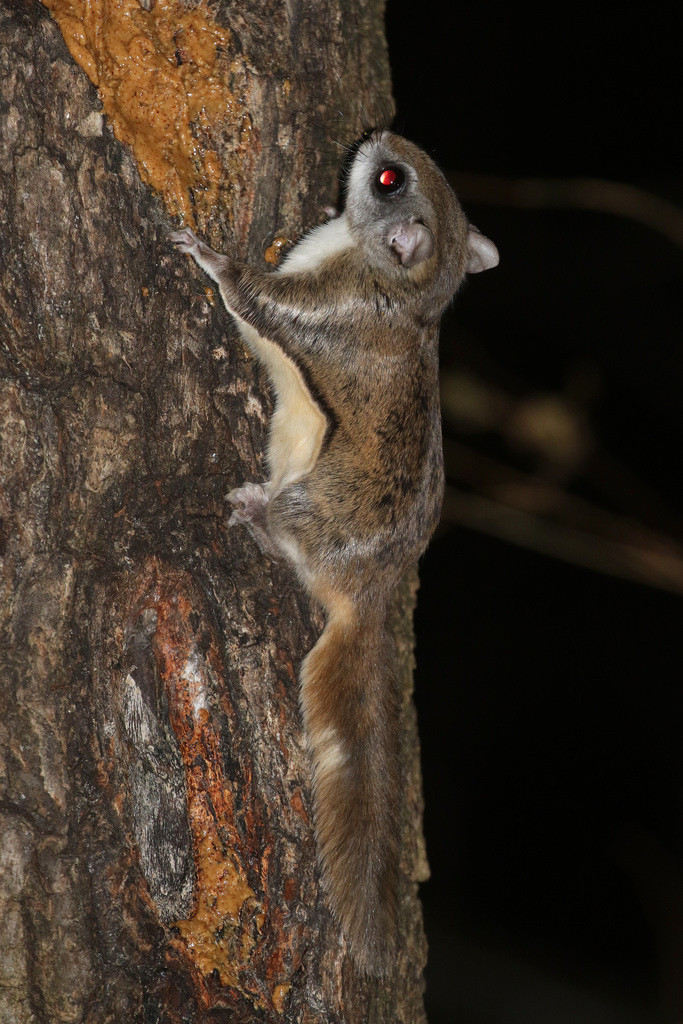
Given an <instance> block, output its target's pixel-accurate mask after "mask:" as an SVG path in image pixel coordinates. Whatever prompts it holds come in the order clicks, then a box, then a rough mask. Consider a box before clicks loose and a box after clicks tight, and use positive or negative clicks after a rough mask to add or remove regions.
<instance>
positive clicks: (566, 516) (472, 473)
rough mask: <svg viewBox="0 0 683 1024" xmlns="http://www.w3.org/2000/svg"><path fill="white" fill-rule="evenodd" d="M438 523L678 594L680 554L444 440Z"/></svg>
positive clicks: (629, 524) (664, 541)
mask: <svg viewBox="0 0 683 1024" xmlns="http://www.w3.org/2000/svg"><path fill="white" fill-rule="evenodd" d="M444 451H445V455H446V462H447V466H448V476H449V479H455V480H457V482H458V484H461V485H464V486H466V487H467V488H471V489H472V490H473V491H476V493H468V492H465V491H461V490H459V489H457V488H456V487H453V486H450V487H448V488H447V491H446V498H445V501H444V509H443V517H442V519H443V522H445V523H448V524H452V525H458V526H466V527H469V528H470V529H473V530H478V531H479V532H480V533H486V534H489V535H492V536H495V537H499V538H500V539H501V540H506V541H508V542H509V543H512V544H517V545H519V546H520V547H525V548H528V549H530V550H533V551H538V552H540V553H542V554H545V555H550V556H551V557H553V558H559V559H561V560H562V561H565V562H571V563H572V564H574V565H580V566H583V567H584V568H587V569H592V570H593V571H594V572H601V573H604V574H606V575H610V576H617V577H619V578H621V579H626V580H631V581H633V582H636V583H644V584H646V585H648V586H651V587H657V588H658V589H660V590H667V591H673V592H674V593H678V594H683V547H681V546H680V545H678V544H676V543H675V542H674V541H672V540H670V539H669V538H668V537H665V536H662V535H661V534H659V533H656V532H655V531H653V530H648V529H646V528H645V527H643V526H640V525H639V524H638V523H636V522H634V521H633V520H631V519H628V518H626V517H624V516H620V515H616V514H613V513H611V512H608V511H606V510H605V509H603V508H601V507H600V506H598V505H596V504H594V503H592V502H590V501H586V500H585V499H583V498H578V497H576V496H574V495H572V494H569V493H567V491H565V490H563V489H562V488H561V487H559V486H558V485H557V484H554V483H552V482H549V481H546V480H543V479H542V478H540V477H538V476H534V475H533V474H528V473H522V472H520V471H518V470H516V469H512V468H511V467H509V466H507V465H504V464H503V463H500V462H497V461H496V460H495V459H491V458H489V457H488V456H485V455H481V454H480V453H479V452H475V451H474V450H473V449H471V448H468V447H467V446H466V445H464V444H461V443H460V442H457V441H453V440H445V442H444Z"/></svg>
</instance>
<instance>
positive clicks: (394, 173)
mask: <svg viewBox="0 0 683 1024" xmlns="http://www.w3.org/2000/svg"><path fill="white" fill-rule="evenodd" d="M405 180H406V178H405V174H404V173H403V171H402V170H401V169H400V168H399V167H384V168H383V169H382V170H381V171H380V172H379V174H378V175H377V178H376V185H377V191H378V192H379V193H380V194H381V195H384V196H390V195H395V194H396V193H397V192H400V191H401V189H402V188H403V186H404V184H405Z"/></svg>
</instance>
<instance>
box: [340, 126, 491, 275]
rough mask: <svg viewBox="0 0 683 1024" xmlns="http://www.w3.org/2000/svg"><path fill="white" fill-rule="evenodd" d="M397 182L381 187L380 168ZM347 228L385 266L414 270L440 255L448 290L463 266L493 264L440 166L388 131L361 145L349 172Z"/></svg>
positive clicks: (472, 267)
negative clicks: (393, 184)
mask: <svg viewBox="0 0 683 1024" xmlns="http://www.w3.org/2000/svg"><path fill="white" fill-rule="evenodd" d="M387 170H389V171H390V172H391V176H392V177H393V176H394V175H395V176H396V179H397V187H396V188H394V189H387V188H386V187H385V186H383V185H382V181H381V175H382V172H386V171H387ZM346 214H347V218H348V222H349V228H350V230H351V233H352V235H353V236H354V237H355V238H356V240H357V241H358V242H359V244H360V245H362V247H363V248H364V250H365V254H366V258H367V259H368V262H369V263H370V264H371V265H373V266H376V267H377V268H378V269H381V270H383V271H385V272H386V271H392V270H393V271H396V272H398V273H399V274H400V269H399V268H406V269H408V270H409V269H410V268H413V267H417V266H419V265H420V264H422V263H424V262H426V261H428V260H431V259H432V258H433V257H436V261H438V262H439V264H440V265H441V268H442V272H443V273H444V276H445V277H446V279H447V280H448V284H447V289H448V288H450V289H451V294H452V293H453V292H454V291H455V289H456V288H457V285H458V284H459V282H460V280H461V278H462V276H463V275H464V274H465V272H470V273H474V272H477V271H478V270H486V269H489V268H490V267H492V266H495V265H496V263H497V262H498V252H497V250H496V248H495V246H494V245H493V243H492V242H490V241H489V240H488V239H486V238H484V236H483V235H481V234H480V233H479V232H478V231H477V230H476V229H475V228H472V227H471V226H470V225H469V224H468V223H467V220H466V218H465V215H464V213H463V211H462V209H461V207H460V204H459V203H458V200H457V198H456V196H455V194H454V192H453V190H452V189H451V187H450V186H449V184H448V182H447V181H446V179H445V178H444V176H443V174H442V173H441V171H440V170H439V168H438V167H437V166H436V164H435V163H434V162H433V161H432V160H431V159H430V158H429V157H428V156H427V154H426V153H424V151H423V150H421V149H419V148H418V147H417V146H415V145H413V144H412V143H411V142H408V141H407V140H406V139H403V138H401V137H399V136H396V135H391V134H390V133H389V132H387V131H376V132H373V134H372V135H371V136H370V138H368V139H366V140H365V141H364V142H363V143H362V144H361V145H360V147H359V148H358V151H357V153H356V155H355V158H354V161H353V164H352V166H351V170H350V173H349V178H348V185H347V197H346Z"/></svg>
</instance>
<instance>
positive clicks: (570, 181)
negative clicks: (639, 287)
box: [447, 173, 683, 249]
mask: <svg viewBox="0 0 683 1024" xmlns="http://www.w3.org/2000/svg"><path fill="white" fill-rule="evenodd" d="M447 177H448V180H449V181H450V183H451V185H452V186H453V188H454V189H455V190H456V192H457V193H458V195H459V196H460V198H461V199H464V200H469V201H470V202H475V203H490V204H492V205H494V206H513V207H518V208H520V209H524V210H547V209H553V208H554V209H563V208H568V209H572V210H575V209H580V210H594V211H596V212H599V213H612V214H615V215H616V216H617V217H628V218H629V219H630V220H634V221H637V222H638V223H639V224H643V225H645V227H648V228H651V229H652V230H653V231H657V232H659V234H661V235H664V236H665V237H666V238H668V239H669V240H670V241H671V242H673V243H674V245H677V246H678V247H679V248H682V249H683V210H681V208H680V207H678V206H676V205H675V204H674V203H670V202H668V201H667V200H666V199H660V198H659V197H658V196H654V195H652V193H650V192H646V191H645V190H644V189H641V188H637V187H636V186H635V185H625V184H622V183H621V182H614V181H601V180H599V179H597V178H498V177H494V176H489V175H479V174H466V173H462V174H461V173H455V174H448V175H447Z"/></svg>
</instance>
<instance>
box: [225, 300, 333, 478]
mask: <svg viewBox="0 0 683 1024" xmlns="http://www.w3.org/2000/svg"><path fill="white" fill-rule="evenodd" d="M232 315H233V316H234V317H235V319H236V320H237V323H238V325H239V329H240V334H241V335H242V337H243V338H244V340H245V341H246V343H247V345H248V346H249V348H250V349H251V351H252V352H253V353H254V355H255V356H256V358H257V359H259V360H260V361H261V362H262V363H263V364H264V365H265V367H266V369H267V370H268V375H269V377H270V380H271V383H272V385H273V388H274V390H275V412H274V413H273V415H272V417H271V421H270V439H269V442H268V468H269V470H270V480H269V481H268V484H267V485H266V486H267V489H268V491H269V494H270V496H271V497H272V496H273V495H274V494H277V493H278V491H280V490H282V488H283V487H287V486H288V485H289V484H293V483H296V481H297V480H301V479H302V477H305V476H306V474H307V473H310V471H311V470H312V469H313V467H314V465H315V463H316V461H317V458H318V454H319V452H320V447H321V445H322V443H323V438H324V436H325V430H326V428H327V420H326V419H325V416H324V415H323V413H322V412H321V411H320V409H319V407H318V406H317V404H316V403H315V402H314V400H313V398H312V396H311V393H310V391H309V390H308V388H307V386H306V383H305V381H304V379H303V377H302V376H301V371H300V370H299V368H298V366H297V365H296V364H295V363H294V362H292V360H291V359H289V357H288V356H286V355H285V354H284V352H283V351H282V349H281V348H279V346H278V345H275V344H274V343H273V342H272V341H268V339H267V338H263V337H261V335H260V334H259V333H258V331H256V330H255V329H254V328H253V327H252V326H251V325H250V324H248V323H245V321H244V320H242V318H241V317H238V316H235V313H234V312H233V314H232Z"/></svg>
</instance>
